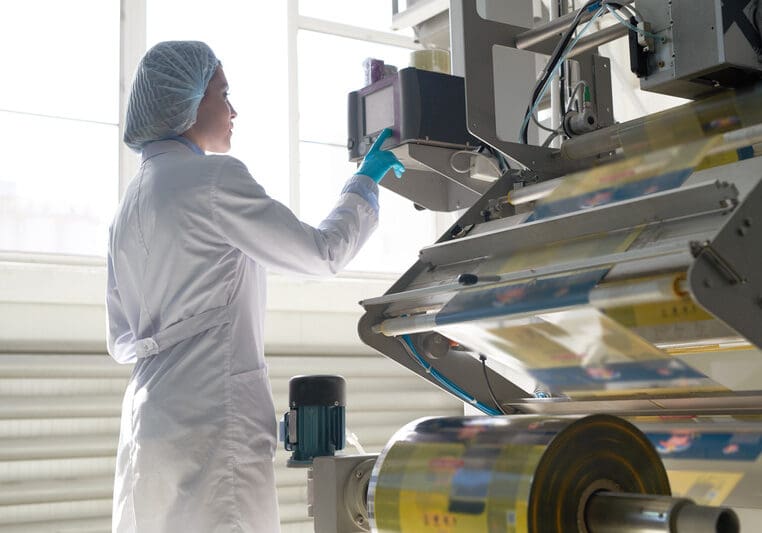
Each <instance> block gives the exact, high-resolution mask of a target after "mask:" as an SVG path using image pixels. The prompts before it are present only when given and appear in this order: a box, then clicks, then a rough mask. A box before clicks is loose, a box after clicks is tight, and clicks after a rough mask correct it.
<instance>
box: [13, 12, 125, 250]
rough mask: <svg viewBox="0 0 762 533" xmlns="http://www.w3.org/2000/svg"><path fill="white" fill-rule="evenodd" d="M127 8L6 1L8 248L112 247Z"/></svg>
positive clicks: (83, 248) (63, 248)
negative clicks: (122, 41)
mask: <svg viewBox="0 0 762 533" xmlns="http://www.w3.org/2000/svg"><path fill="white" fill-rule="evenodd" d="M119 9H120V5H119V1H118V0H71V1H68V2H60V1H58V0H29V1H25V2H4V3H3V14H2V17H0V49H2V50H3V51H4V53H3V72H4V73H5V75H4V77H3V82H2V83H0V250H4V251H24V252H43V253H66V254H85V255H99V256H103V255H105V250H106V245H107V237H108V234H107V227H108V224H109V222H110V220H111V217H112V216H113V213H114V210H115V209H116V205H117V201H118V190H117V189H118V180H119V178H118V169H119V166H118V149H119V139H118V133H117V132H118V129H117V123H118V120H119V17H120V12H119ZM93 43H97V46H94V45H93Z"/></svg>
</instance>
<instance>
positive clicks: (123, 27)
mask: <svg viewBox="0 0 762 533" xmlns="http://www.w3.org/2000/svg"><path fill="white" fill-rule="evenodd" d="M146 2H147V0H120V15H121V17H120V26H119V33H120V34H119V121H118V132H119V134H118V139H119V140H118V142H119V149H118V174H117V175H118V178H117V179H118V187H117V191H118V198H117V201H120V200H121V198H122V196H123V194H124V191H125V189H126V188H127V184H128V183H129V181H130V180H131V179H132V177H133V176H134V175H135V173H136V172H137V169H138V158H137V157H136V156H135V153H134V152H132V150H130V148H128V147H127V146H126V145H125V144H124V143H123V142H121V139H122V136H123V133H124V117H125V114H126V110H127V102H128V99H129V92H130V87H131V83H132V78H133V75H134V72H135V69H136V67H137V65H138V63H139V61H140V58H141V57H142V56H143V54H144V53H145V51H146V47H147V46H146V42H147V37H146V33H147V31H146V29H147V5H146ZM389 7H390V13H391V8H392V7H393V0H392V1H390V6H389ZM286 24H287V44H288V48H287V62H288V93H289V94H288V123H289V127H288V131H289V134H288V144H289V160H288V163H287V164H288V179H289V208H290V209H291V210H292V211H293V212H294V213H295V214H296V215H297V216H299V210H300V199H301V192H300V189H301V178H300V168H299V156H300V149H299V143H300V131H299V72H298V64H299V63H298V59H299V58H298V44H297V38H298V33H299V31H311V32H316V33H323V34H327V35H333V36H338V37H345V38H350V39H355V40H361V41H365V42H371V43H376V44H383V45H392V46H398V47H402V48H408V49H410V50H419V49H421V48H422V46H421V45H420V44H419V43H417V42H416V41H415V40H414V39H413V38H411V37H407V36H403V35H398V34H395V33H392V32H383V31H378V30H371V29H368V28H364V27H360V26H354V25H348V24H343V23H338V22H333V21H330V20H323V19H318V18H314V17H308V16H302V15H300V14H299V0H287V20H286ZM318 144H326V145H330V143H318ZM434 216H435V221H436V222H435V227H436V231H437V233H441V232H442V231H443V230H444V229H445V228H446V227H448V226H449V225H451V224H452V222H454V219H453V218H452V216H451V215H448V214H446V213H445V214H441V213H436V214H434ZM10 257H13V261H14V262H19V261H20V260H23V259H26V260H28V261H29V262H32V263H33V262H37V261H43V262H45V263H48V264H50V263H53V264H55V263H57V262H60V264H61V265H62V266H69V265H70V264H71V258H72V257H80V256H72V255H70V254H69V255H65V254H55V253H48V252H43V251H41V252H18V253H17V252H8V251H2V250H0V262H3V261H7V260H8V258H10ZM81 257H82V259H83V260H86V261H87V262H88V264H93V263H98V262H99V259H98V258H94V257H91V258H87V256H81ZM412 261H413V258H411V264H412ZM339 276H340V277H346V278H354V279H379V280H394V279H396V278H397V275H396V274H390V273H384V272H361V271H353V272H348V273H342V274H340V275H339Z"/></svg>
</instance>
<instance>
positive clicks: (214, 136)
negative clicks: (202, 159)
mask: <svg viewBox="0 0 762 533" xmlns="http://www.w3.org/2000/svg"><path fill="white" fill-rule="evenodd" d="M237 116H238V113H236V112H235V109H233V106H232V105H231V103H230V101H229V100H228V80H227V79H226V78H225V73H224V72H223V71H222V67H217V70H216V71H215V73H214V76H212V79H211V80H209V85H207V87H206V92H205V93H204V98H202V99H201V103H200V104H199V106H198V113H196V122H195V123H194V124H193V126H191V127H190V129H189V130H188V131H186V132H185V133H183V136H185V137H187V138H188V139H190V140H191V141H193V142H194V143H196V144H197V145H198V146H199V148H201V149H202V150H204V151H205V152H216V153H220V154H223V153H225V152H227V151H228V150H230V137H231V135H233V119H234V118H235V117H237Z"/></svg>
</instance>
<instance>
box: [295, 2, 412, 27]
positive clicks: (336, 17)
mask: <svg viewBox="0 0 762 533" xmlns="http://www.w3.org/2000/svg"><path fill="white" fill-rule="evenodd" d="M399 4H400V5H399V10H400V11H402V10H404V9H405V4H406V2H400V3H399ZM299 14H300V15H302V16H305V17H312V18H317V19H323V20H330V21H331V22H339V23H341V24H349V25H350V26H360V27H363V28H369V29H372V30H377V31H387V32H389V31H391V27H392V3H391V1H390V0H362V1H360V2H358V1H357V0H331V1H330V2H326V1H325V0H299ZM407 33H409V34H410V35H412V30H408V31H407V32H405V33H403V34H407Z"/></svg>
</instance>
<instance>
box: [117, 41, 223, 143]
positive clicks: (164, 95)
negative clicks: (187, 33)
mask: <svg viewBox="0 0 762 533" xmlns="http://www.w3.org/2000/svg"><path fill="white" fill-rule="evenodd" d="M219 64H220V62H219V60H218V59H217V57H216V56H215V55H214V52H212V49H211V48H209V46H207V45H206V44H205V43H202V42H199V41H165V42H163V43H159V44H157V45H156V46H154V47H153V48H151V49H150V50H148V52H146V54H145V56H143V59H141V60H140V64H139V65H138V69H137V71H136V73H135V79H134V80H133V82H132V90H131V91H130V100H129V102H128V104H127V116H126V119H125V125H124V142H125V143H126V144H127V146H129V147H130V148H132V149H133V150H135V151H136V152H139V151H140V150H141V149H142V148H143V146H144V145H145V144H146V143H149V142H151V141H158V140H161V139H168V138H171V137H174V136H177V135H180V134H182V133H184V132H185V131H187V130H188V128H190V127H191V126H192V125H193V123H194V122H196V113H197V111H198V105H199V103H200V102H201V99H202V98H203V97H204V92H205V91H206V86H207V85H208V84H209V80H210V79H212V76H213V75H214V72H215V70H217V66H218V65H219Z"/></svg>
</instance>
